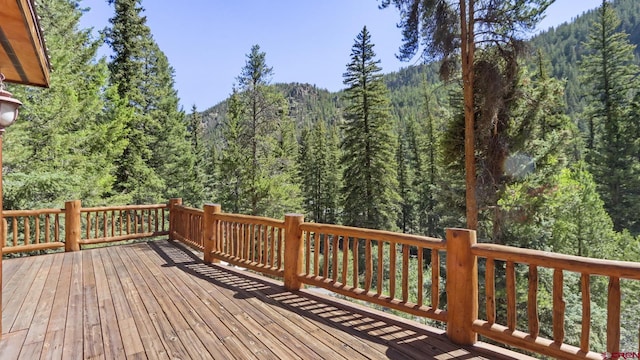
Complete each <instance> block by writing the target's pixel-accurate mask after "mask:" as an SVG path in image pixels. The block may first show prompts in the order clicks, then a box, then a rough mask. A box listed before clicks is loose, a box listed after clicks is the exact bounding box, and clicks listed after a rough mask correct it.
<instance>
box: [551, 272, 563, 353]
mask: <svg viewBox="0 0 640 360" xmlns="http://www.w3.org/2000/svg"><path fill="white" fill-rule="evenodd" d="M563 283H564V277H563V274H562V270H561V269H553V341H554V342H555V343H556V344H562V342H563V341H564V309H565V302H564V299H563Z"/></svg>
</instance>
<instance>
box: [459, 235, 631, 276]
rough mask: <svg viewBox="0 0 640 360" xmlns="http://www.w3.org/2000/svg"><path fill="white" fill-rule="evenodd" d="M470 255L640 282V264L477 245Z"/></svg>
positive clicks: (473, 247)
mask: <svg viewBox="0 0 640 360" xmlns="http://www.w3.org/2000/svg"><path fill="white" fill-rule="evenodd" d="M471 252H472V253H473V255H476V256H481V257H487V258H492V259H496V260H504V261H513V262H517V263H524V264H531V265H539V266H544V267H549V268H554V269H561V270H568V271H574V272H578V273H585V274H591V275H603V276H615V277H620V278H626V279H635V280H640V263H636V262H630V261H617V260H604V259H594V258H587V257H582V256H574V255H566V254H557V253H552V252H548V251H541V250H532V249H523V248H516V247H511V246H504V245H495V244H476V245H473V246H472V247H471Z"/></svg>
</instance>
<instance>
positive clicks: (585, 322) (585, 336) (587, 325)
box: [580, 273, 591, 352]
mask: <svg viewBox="0 0 640 360" xmlns="http://www.w3.org/2000/svg"><path fill="white" fill-rule="evenodd" d="M589 279H590V278H589V274H586V273H582V275H580V293H581V294H582V331H581V332H580V350H582V351H584V352H589V333H590V332H591V286H590V284H589Z"/></svg>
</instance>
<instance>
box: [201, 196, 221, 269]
mask: <svg viewBox="0 0 640 360" xmlns="http://www.w3.org/2000/svg"><path fill="white" fill-rule="evenodd" d="M221 212H222V207H221V206H220V204H205V205H204V216H203V219H202V222H203V223H204V224H202V225H203V227H204V262H205V263H207V264H211V263H212V262H214V261H215V259H213V257H212V256H211V252H213V251H217V250H218V249H217V244H218V242H219V241H220V239H219V236H220V227H219V226H218V223H219V221H218V220H216V214H219V213H221Z"/></svg>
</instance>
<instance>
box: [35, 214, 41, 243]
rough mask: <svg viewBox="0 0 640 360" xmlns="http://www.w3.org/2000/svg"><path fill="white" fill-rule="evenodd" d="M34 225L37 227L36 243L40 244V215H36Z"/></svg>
mask: <svg viewBox="0 0 640 360" xmlns="http://www.w3.org/2000/svg"><path fill="white" fill-rule="evenodd" d="M34 226H35V228H36V231H35V239H34V243H36V244H39V243H40V215H36V217H35V224H34Z"/></svg>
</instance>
